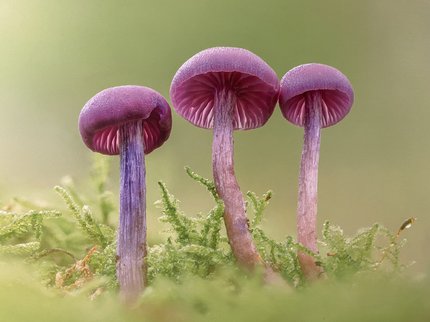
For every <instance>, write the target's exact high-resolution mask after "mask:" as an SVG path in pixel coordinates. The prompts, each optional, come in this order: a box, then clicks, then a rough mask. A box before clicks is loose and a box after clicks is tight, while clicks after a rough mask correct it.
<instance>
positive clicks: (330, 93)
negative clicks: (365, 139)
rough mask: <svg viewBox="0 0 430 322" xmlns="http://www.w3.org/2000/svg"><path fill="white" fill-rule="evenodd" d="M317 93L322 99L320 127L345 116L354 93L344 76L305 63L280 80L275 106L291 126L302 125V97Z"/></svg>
mask: <svg viewBox="0 0 430 322" xmlns="http://www.w3.org/2000/svg"><path fill="white" fill-rule="evenodd" d="M310 91H319V92H320V93H321V97H322V125H321V126H322V127H329V126H332V125H334V124H336V123H338V122H339V121H341V120H342V119H343V118H344V117H345V116H346V114H348V113H349V111H350V109H351V106H352V103H353V101H354V91H353V89H352V86H351V83H350V82H349V80H348V78H346V76H345V75H344V74H342V73H341V72H340V71H339V70H337V69H336V68H334V67H331V66H328V65H323V64H315V63H313V64H305V65H300V66H297V67H295V68H293V69H291V70H290V71H288V72H287V73H286V74H285V75H284V77H282V79H281V89H280V95H279V105H280V107H281V111H282V114H283V115H284V117H285V118H286V119H287V120H288V121H290V122H291V123H293V124H295V125H298V126H302V127H303V126H304V114H305V113H304V109H306V99H305V94H306V93H307V92H310Z"/></svg>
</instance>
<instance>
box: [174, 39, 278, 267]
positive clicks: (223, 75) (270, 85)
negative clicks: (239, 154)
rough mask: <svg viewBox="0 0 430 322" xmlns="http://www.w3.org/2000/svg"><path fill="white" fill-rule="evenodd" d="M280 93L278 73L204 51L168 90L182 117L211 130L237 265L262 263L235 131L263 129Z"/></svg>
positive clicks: (240, 53) (232, 55)
mask: <svg viewBox="0 0 430 322" xmlns="http://www.w3.org/2000/svg"><path fill="white" fill-rule="evenodd" d="M278 92H279V80H278V77H277V76H276V73H275V72H274V71H273V70H272V68H270V66H269V65H268V64H267V63H266V62H264V61H263V60H262V59H261V58H259V57H258V56H256V55H255V54H253V53H251V52H250V51H248V50H245V49H242V48H231V47H216V48H210V49H206V50H203V51H201V52H199V53H198V54H196V55H194V56H193V57H191V58H190V59H189V60H188V61H186V62H185V63H184V64H183V65H182V66H181V67H180V68H179V70H178V71H177V73H176V75H175V76H174V78H173V81H172V85H171V88H170V96H171V99H172V103H173V107H174V109H175V110H176V111H177V112H178V114H179V115H181V116H182V117H184V118H185V119H186V120H188V121H189V122H191V123H192V124H194V125H196V126H198V127H202V128H213V144H212V167H213V176H214V180H215V185H216V189H217V192H218V194H219V196H220V198H221V199H222V200H223V201H224V204H225V213H224V221H225V226H226V230H227V235H228V239H229V241H230V245H231V248H232V251H233V254H234V256H235V257H236V259H237V261H238V263H239V264H240V265H242V266H243V267H246V268H250V269H252V268H254V267H255V266H256V265H260V264H262V260H261V258H260V255H259V254H258V252H257V250H256V247H255V245H254V242H253V240H252V236H251V234H250V232H249V230H248V224H247V218H246V214H245V203H244V200H243V196H242V193H241V192H240V189H239V185H238V182H237V180H236V177H235V174H234V162H233V130H248V129H254V128H257V127H260V126H262V125H264V124H265V123H266V121H267V120H268V119H269V117H270V116H271V115H272V113H273V110H274V108H275V105H276V101H277V98H278Z"/></svg>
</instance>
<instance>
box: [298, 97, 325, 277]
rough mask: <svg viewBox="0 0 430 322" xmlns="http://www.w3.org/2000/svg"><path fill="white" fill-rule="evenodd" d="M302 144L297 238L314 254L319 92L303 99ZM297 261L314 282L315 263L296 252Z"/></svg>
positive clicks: (320, 114)
mask: <svg viewBox="0 0 430 322" xmlns="http://www.w3.org/2000/svg"><path fill="white" fill-rule="evenodd" d="M304 117H305V120H304V130H305V134H304V142H303V151H302V160H301V164H300V176H299V196H298V205H297V235H298V236H297V238H298V241H299V243H301V244H302V245H303V246H305V247H306V248H308V249H310V250H311V251H313V252H315V253H317V252H318V248H317V232H316V222H317V202H318V191H317V190H318V162H319V155H320V142H321V124H322V98H321V94H320V93H319V92H318V91H311V92H308V93H307V94H306V95H305V115H304ZM298 256H299V261H300V265H301V267H302V270H303V273H304V274H305V276H306V277H307V278H308V279H310V280H313V279H316V278H318V276H319V275H320V273H321V268H320V267H318V266H317V265H316V264H315V261H314V259H313V258H312V257H311V256H309V255H307V254H304V253H303V252H299V254H298Z"/></svg>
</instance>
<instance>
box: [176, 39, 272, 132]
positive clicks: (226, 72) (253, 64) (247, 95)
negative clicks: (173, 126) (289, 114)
mask: <svg viewBox="0 0 430 322" xmlns="http://www.w3.org/2000/svg"><path fill="white" fill-rule="evenodd" d="M223 90H224V91H232V92H233V93H234V95H235V101H236V104H235V107H234V110H233V118H234V119H233V128H234V129H235V130H238V129H242V130H246V129H253V128H257V127H260V126H262V125H264V124H265V123H266V122H267V120H268V119H269V118H270V116H271V115H272V113H273V110H274V108H275V105H276V102H277V99H278V93H279V80H278V77H277V75H276V73H275V72H274V71H273V69H272V68H271V67H270V66H269V65H268V64H267V63H266V62H265V61H264V60H262V59H261V58H260V57H258V56H257V55H255V54H253V53H252V52H250V51H248V50H246V49H242V48H235V47H215V48H209V49H206V50H203V51H201V52H199V53H197V54H196V55H194V56H193V57H191V58H190V59H189V60H188V61H186V62H185V63H184V64H183V65H182V66H181V67H180V68H179V70H178V71H177V73H176V74H175V76H174V78H173V81H172V85H171V87H170V96H171V99H172V103H173V107H174V109H175V110H176V111H177V113H178V114H179V115H181V116H182V117H184V118H185V119H187V120H188V121H189V122H191V123H192V124H194V125H196V126H198V127H202V128H212V127H213V105H214V97H215V94H216V93H217V92H220V91H223Z"/></svg>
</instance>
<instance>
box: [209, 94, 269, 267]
mask: <svg viewBox="0 0 430 322" xmlns="http://www.w3.org/2000/svg"><path fill="white" fill-rule="evenodd" d="M235 104H236V98H235V95H234V93H233V92H231V91H229V90H222V91H218V92H217V93H216V94H215V101H214V107H213V113H214V121H213V143H212V167H213V176H214V179H215V186H216V189H217V192H218V194H219V196H220V198H221V199H222V200H223V202H224V207H225V209H224V222H225V227H226V230H227V236H228V239H229V242H230V246H231V248H232V251H233V254H234V256H235V258H236V260H237V261H238V263H239V264H240V265H241V266H243V267H245V268H248V269H253V268H255V267H256V266H257V265H259V264H262V260H261V257H260V255H259V254H258V252H257V250H256V247H255V245H254V242H253V240H252V236H251V233H250V232H249V229H248V221H247V218H246V215H245V202H244V200H243V196H242V193H241V192H240V188H239V184H238V183H237V180H236V176H235V174H234V161H233V109H234V106H235Z"/></svg>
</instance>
